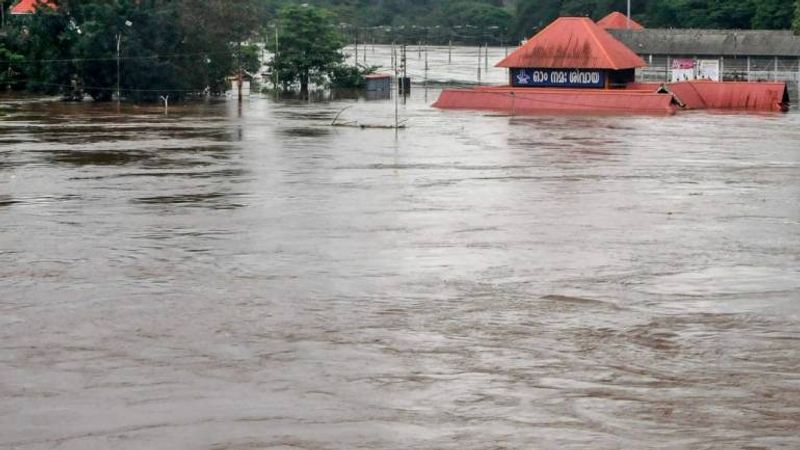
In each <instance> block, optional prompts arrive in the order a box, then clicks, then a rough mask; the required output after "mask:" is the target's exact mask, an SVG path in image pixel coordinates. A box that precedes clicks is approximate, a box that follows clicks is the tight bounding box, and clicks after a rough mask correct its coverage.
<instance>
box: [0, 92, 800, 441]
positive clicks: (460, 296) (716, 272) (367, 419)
mask: <svg viewBox="0 0 800 450" xmlns="http://www.w3.org/2000/svg"><path fill="white" fill-rule="evenodd" d="M426 96H427V98H426ZM435 96H436V92H435V91H430V92H427V93H426V92H424V90H422V89H419V88H415V90H414V96H413V97H412V98H411V99H409V101H408V103H407V104H406V105H401V106H400V108H399V109H400V116H401V118H402V119H404V120H407V124H408V126H409V128H408V129H405V130H401V131H400V132H399V133H397V134H395V132H394V131H392V130H379V129H363V130H362V129H358V128H332V127H330V126H328V123H329V122H330V121H331V119H332V118H333V117H334V116H335V115H336V113H337V112H339V111H340V110H342V109H343V108H345V107H347V106H350V108H349V109H347V110H346V111H345V112H343V113H342V119H343V120H357V121H360V122H362V123H373V124H388V123H391V121H392V120H393V113H394V104H393V102H392V101H391V100H381V101H371V102H367V101H363V100H358V101H356V100H348V99H342V100H336V101H331V102H323V103H314V104H310V105H309V104H307V103H304V102H292V101H283V102H274V101H272V100H270V99H267V98H260V97H251V98H249V99H247V100H246V101H245V103H244V105H242V106H241V108H238V107H237V105H236V102H235V101H216V102H210V103H195V104H186V105H180V106H176V107H173V108H172V109H171V110H170V113H169V115H167V116H164V115H163V112H162V111H161V110H160V109H159V108H157V107H153V108H149V107H132V106H126V105H123V107H122V111H121V112H117V110H116V107H115V106H113V105H94V104H90V103H86V104H80V105H74V104H62V103H58V102H52V101H41V100H35V99H13V98H3V99H2V101H0V104H2V106H1V107H0V115H1V116H2V117H0V448H3V449H6V448H8V449H26V450H27V449H52V448H58V449H70V450H72V449H75V450H86V449H144V448H151V449H208V450H221V449H343V450H344V449H355V448H363V449H401V448H403V449H459V450H463V449H539V448H541V449H550V448H581V449H616V448H631V449H634V448H660V449H683V448H698V449H717V448H719V449H727V448H741V449H796V448H800V434H799V433H798V429H800V204H799V203H798V199H799V198H800V114H797V113H790V114H786V115H737V114H728V115H719V114H708V113H684V114H678V115H676V116H672V117H647V116H636V117H591V116H588V117H564V116H561V117H547V116H542V117H508V116H502V115H495V114H486V113H477V112H467V111H456V112H453V111H447V112H444V111H438V110H434V109H432V108H430V107H429V106H428V105H429V104H430V103H431V102H432V101H433V100H434V99H435Z"/></svg>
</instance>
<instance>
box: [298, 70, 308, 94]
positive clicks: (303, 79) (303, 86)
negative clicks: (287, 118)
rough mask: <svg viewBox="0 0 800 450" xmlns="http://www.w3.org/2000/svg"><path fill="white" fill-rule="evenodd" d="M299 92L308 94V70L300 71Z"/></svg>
mask: <svg viewBox="0 0 800 450" xmlns="http://www.w3.org/2000/svg"><path fill="white" fill-rule="evenodd" d="M300 94H302V95H304V96H305V95H308V72H306V71H303V72H300Z"/></svg>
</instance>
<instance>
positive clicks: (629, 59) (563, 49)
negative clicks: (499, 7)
mask: <svg viewBox="0 0 800 450" xmlns="http://www.w3.org/2000/svg"><path fill="white" fill-rule="evenodd" d="M646 65H647V64H645V62H644V60H642V58H640V57H639V56H637V55H636V53H634V52H633V51H631V50H630V49H629V48H628V47H627V46H625V44H623V43H622V42H620V41H618V40H617V39H616V38H615V37H613V36H611V34H609V33H608V32H607V31H606V30H604V29H602V28H600V26H598V25H597V24H596V23H594V22H593V21H592V20H591V19H589V18H587V17H561V18H558V19H556V20H555V21H554V22H553V23H551V24H550V25H548V26H547V27H545V28H544V29H543V30H542V31H540V32H539V33H537V34H536V35H535V36H533V37H532V38H530V39H529V40H528V42H526V43H525V45H523V46H522V47H520V48H519V49H517V51H515V52H514V53H512V54H510V55H508V56H507V57H506V58H505V59H503V60H502V61H500V62H499V63H497V66H496V67H508V68H524V67H531V68H534V67H535V68H543V69H608V70H623V69H634V68H637V67H645V66H646Z"/></svg>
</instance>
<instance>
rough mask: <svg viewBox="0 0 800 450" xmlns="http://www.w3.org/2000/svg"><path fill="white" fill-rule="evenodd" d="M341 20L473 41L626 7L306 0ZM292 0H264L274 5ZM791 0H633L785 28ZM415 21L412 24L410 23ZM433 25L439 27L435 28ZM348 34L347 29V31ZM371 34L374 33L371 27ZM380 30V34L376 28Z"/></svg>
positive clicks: (646, 12)
mask: <svg viewBox="0 0 800 450" xmlns="http://www.w3.org/2000/svg"><path fill="white" fill-rule="evenodd" d="M308 2H309V3H312V4H315V5H319V6H323V7H325V8H327V9H329V10H331V11H332V12H333V13H334V14H335V15H336V16H337V18H338V20H339V21H340V22H342V23H345V24H348V25H350V26H356V27H363V28H374V27H379V26H391V27H392V28H393V29H392V31H391V33H390V34H387V35H391V36H392V37H394V38H397V37H400V38H403V37H405V38H408V39H411V40H414V39H423V38H424V37H425V36H426V35H427V36H428V37H429V38H431V37H432V38H435V39H436V40H442V39H443V38H445V39H446V38H447V37H448V36H453V37H455V38H456V40H461V41H471V42H473V43H475V42H478V41H482V40H486V39H487V38H492V39H496V40H499V39H505V40H510V39H514V40H516V39H519V38H521V37H529V36H530V35H531V34H532V33H534V32H535V31H536V30H538V29H540V28H541V27H543V26H545V25H547V24H548V23H550V22H551V21H553V19H555V18H556V17H558V16H561V15H572V16H588V17H591V18H593V19H600V18H601V17H603V16H605V15H606V14H608V13H610V12H612V11H621V12H625V10H626V8H627V0H308ZM287 3H297V1H296V0H265V4H266V5H267V9H272V10H275V9H276V8H279V7H280V6H281V5H283V4H287ZM796 3H797V2H796V1H793V0H632V10H633V17H634V19H636V20H638V21H640V22H642V23H643V24H644V25H645V26H646V27H650V28H723V29H730V28H739V29H789V28H791V27H792V24H793V22H794V23H795V24H796V25H795V26H797V23H798V22H800V18H798V17H800V12H798V8H800V7H798V6H796ZM412 27H416V28H412ZM437 27H438V28H437ZM350 34H351V35H352V34H353V33H352V32H351V33H350ZM371 34H372V35H375V33H371ZM377 36H379V37H380V36H381V34H377Z"/></svg>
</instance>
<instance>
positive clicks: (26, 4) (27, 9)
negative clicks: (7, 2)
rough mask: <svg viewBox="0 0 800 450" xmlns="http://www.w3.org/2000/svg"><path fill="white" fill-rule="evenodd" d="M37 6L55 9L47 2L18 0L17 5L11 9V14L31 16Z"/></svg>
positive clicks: (44, 0) (42, 0) (46, 0)
mask: <svg viewBox="0 0 800 450" xmlns="http://www.w3.org/2000/svg"><path fill="white" fill-rule="evenodd" d="M39 5H46V6H49V7H50V8H53V9H55V5H54V4H53V3H51V2H50V1H49V0H20V2H19V3H17V4H16V5H14V6H12V7H11V14H33V13H35V12H36V8H37V7H38V6H39Z"/></svg>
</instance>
